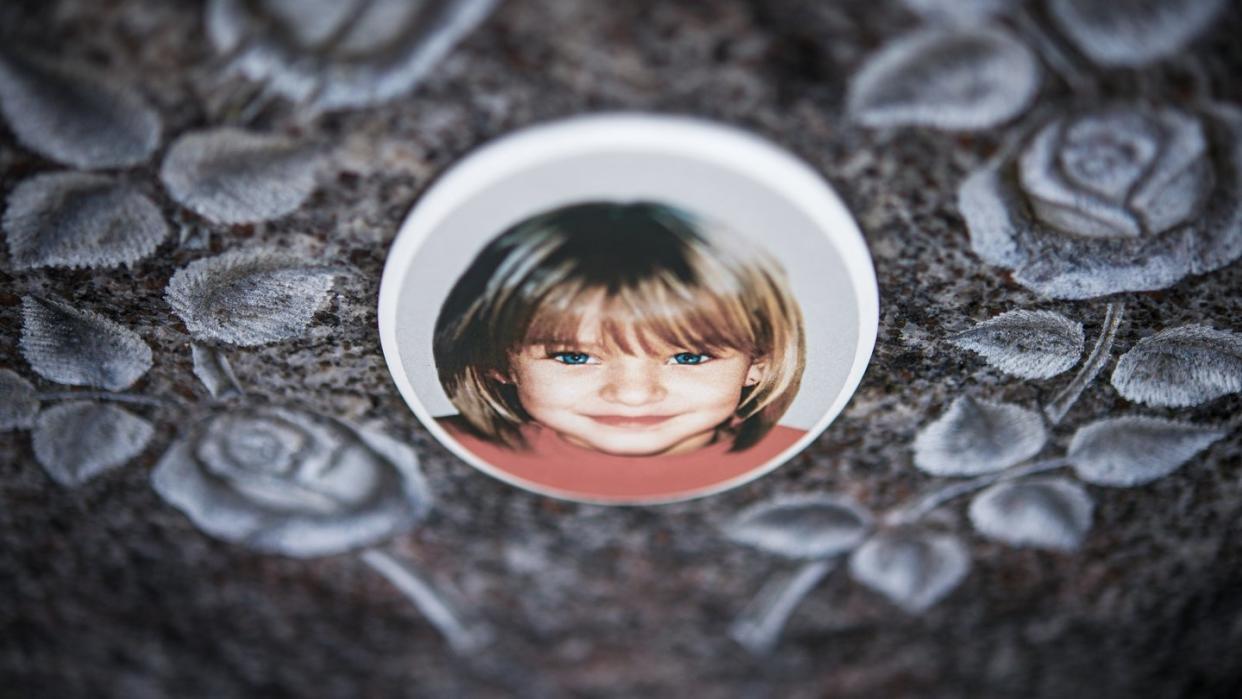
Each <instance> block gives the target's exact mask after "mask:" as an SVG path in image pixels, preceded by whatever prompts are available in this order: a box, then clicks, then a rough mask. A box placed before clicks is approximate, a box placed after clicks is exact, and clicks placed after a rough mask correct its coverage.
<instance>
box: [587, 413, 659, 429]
mask: <svg viewBox="0 0 1242 699" xmlns="http://www.w3.org/2000/svg"><path fill="white" fill-rule="evenodd" d="M587 417H589V418H591V419H592V420H594V421H595V422H598V423H599V424H601V425H607V426H609V427H630V428H642V427H652V426H655V425H659V424H660V423H663V422H667V421H669V420H672V419H673V418H674V417H675V416H673V415H587Z"/></svg>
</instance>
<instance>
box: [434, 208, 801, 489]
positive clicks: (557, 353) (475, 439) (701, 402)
mask: <svg viewBox="0 0 1242 699" xmlns="http://www.w3.org/2000/svg"><path fill="white" fill-rule="evenodd" d="M433 352H434V359H435V364H436V370H437V372H438V375H439V379H440V383H441V384H442V386H443V388H444V391H445V393H446V394H447V396H448V398H449V400H450V401H451V402H452V404H453V405H454V406H455V407H456V409H457V411H458V414H457V415H454V416H446V417H442V418H438V419H437V422H438V423H439V424H440V425H441V426H442V427H443V428H444V429H445V430H446V431H447V432H448V433H449V434H450V435H451V436H452V437H453V438H454V439H455V440H457V442H458V443H459V444H461V445H462V446H463V447H464V448H466V449H467V450H469V451H470V452H471V453H473V454H474V455H475V456H477V457H479V458H480V459H482V460H484V461H485V462H487V463H489V464H491V465H492V466H493V467H494V468H497V469H500V470H501V471H503V472H505V473H507V474H509V475H511V476H514V477H516V478H519V479H521V480H523V481H526V482H530V483H534V484H537V485H542V486H544V487H546V488H549V489H552V490H555V491H559V492H565V493H568V494H572V495H578V496H586V497H592V498H595V499H601V500H608V499H626V498H636V497H647V496H656V495H673V494H676V493H682V492H688V491H693V490H695V489H696V488H703V487H708V486H710V485H711V484H713V483H718V482H725V481H728V480H729V479H731V478H736V477H739V476H742V475H743V474H745V473H746V472H747V471H750V470H753V469H754V468H756V467H758V466H759V465H761V464H763V463H764V462H766V461H768V460H770V459H772V458H773V457H775V456H776V455H777V454H779V453H780V452H781V451H783V450H784V449H785V448H787V447H789V446H790V445H791V444H793V443H794V442H796V441H797V440H798V439H799V438H800V437H801V436H802V435H803V434H805V432H804V431H803V430H799V429H795V428H792V427H786V426H782V425H779V424H778V421H779V420H780V418H781V416H782V415H783V414H784V413H785V411H786V409H787V408H788V407H789V405H790V403H791V402H792V400H793V399H794V397H795V395H796V394H797V391H798V388H799V384H800V381H801V377H802V372H803V367H804V364H805V353H806V348H805V339H804V331H803V321H802V313H801V310H800V307H799V305H798V303H797V301H796V300H795V299H794V297H793V295H792V293H791V292H790V289H789V284H788V281H787V280H786V277H785V274H784V271H783V270H782V269H781V266H780V264H779V263H778V262H777V261H776V260H775V259H774V258H773V257H771V256H770V255H768V254H767V253H766V252H765V251H764V250H762V249H760V247H759V246H757V245H756V244H755V243H754V242H753V241H749V240H746V239H744V238H742V237H740V236H737V235H735V234H734V233H733V232H732V231H730V230H728V229H727V228H725V227H724V226H722V225H720V224H717V223H715V222H712V221H709V220H706V219H703V218H700V217H698V216H696V215H694V214H691V213H689V212H687V211H684V210H681V209H678V208H676V207H672V206H668V205H664V204H660V203H652V202H629V203H614V202H590V203H582V204H575V205H570V206H564V207H561V208H557V209H554V210H551V211H547V212H544V213H541V214H539V215H536V216H534V217H531V218H528V219H527V220H524V221H521V222H519V223H517V224H515V225H513V226H511V227H510V228H508V229H507V230H505V231H504V232H502V233H501V234H500V235H499V236H497V237H496V238H494V239H493V240H491V242H490V243H488V244H487V245H486V246H485V247H484V248H483V250H482V251H481V252H479V253H478V255H477V256H476V257H475V258H474V260H473V262H472V263H471V264H470V265H469V267H468V268H467V269H466V271H465V272H464V273H463V274H462V275H461V276H460V277H459V278H458V280H457V282H456V284H455V285H454V286H453V288H452V290H451V291H450V292H449V295H448V297H447V299H446V300H445V302H444V303H443V305H442V307H441V309H440V313H439V316H438V319H437V321H436V325H435V331H434V342H433Z"/></svg>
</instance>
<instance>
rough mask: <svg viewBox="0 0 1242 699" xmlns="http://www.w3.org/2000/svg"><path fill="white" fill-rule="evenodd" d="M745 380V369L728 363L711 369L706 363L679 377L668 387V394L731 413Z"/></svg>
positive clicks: (739, 396)
mask: <svg viewBox="0 0 1242 699" xmlns="http://www.w3.org/2000/svg"><path fill="white" fill-rule="evenodd" d="M722 364H723V363H722ZM745 380H746V368H745V367H741V366H732V365H731V364H727V365H724V366H720V367H712V366H711V365H710V364H709V365H705V366H703V367H702V368H701V369H700V370H698V371H686V372H682V373H680V374H678V375H677V376H676V378H675V379H674V380H673V381H672V382H671V383H670V384H669V388H670V389H671V390H670V393H673V394H674V395H677V396H681V397H682V398H684V399H685V400H687V401H688V402H690V401H692V402H694V403H696V404H699V405H702V406H703V407H708V406H711V407H717V408H720V409H728V410H730V411H732V410H733V408H735V407H737V403H738V400H739V399H740V398H741V395H742V384H743V383H744V382H745Z"/></svg>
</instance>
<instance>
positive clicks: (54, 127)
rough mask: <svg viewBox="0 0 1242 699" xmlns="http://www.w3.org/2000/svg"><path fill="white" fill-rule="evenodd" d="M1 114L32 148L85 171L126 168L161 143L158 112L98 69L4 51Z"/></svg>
mask: <svg viewBox="0 0 1242 699" xmlns="http://www.w3.org/2000/svg"><path fill="white" fill-rule="evenodd" d="M0 112H3V113H4V118H5V119H7V120H8V122H9V126H10V127H11V128H12V129H13V135H15V136H16V137H17V140H18V141H20V142H21V144H22V145H24V146H26V147H27V148H29V149H31V150H33V151H36V152H38V153H39V154H41V155H44V156H47V157H49V158H51V159H53V160H58V161H60V162H62V163H65V164H66V165H73V166H74V167H80V168H85V169H93V168H106V167H125V166H129V165H136V164H138V163H140V162H142V161H144V160H146V159H147V157H148V156H149V155H151V153H152V152H153V151H154V150H155V148H156V146H158V145H159V141H160V118H159V115H158V114H157V113H156V112H155V111H154V110H153V109H151V107H150V106H149V105H148V104H147V103H146V101H145V100H143V99H142V97H141V96H139V95H138V93H136V92H134V91H132V90H130V89H127V88H124V87H121V86H119V85H116V84H114V83H113V82H112V81H110V80H108V79H107V78H106V77H105V76H102V75H100V74H98V73H96V72H95V71H91V70H86V69H83V68H80V67H71V66H68V65H61V64H55V63H53V62H51V61H48V60H46V59H42V58H34V57H32V56H30V55H27V54H26V52H19V51H8V50H5V51H3V52H0Z"/></svg>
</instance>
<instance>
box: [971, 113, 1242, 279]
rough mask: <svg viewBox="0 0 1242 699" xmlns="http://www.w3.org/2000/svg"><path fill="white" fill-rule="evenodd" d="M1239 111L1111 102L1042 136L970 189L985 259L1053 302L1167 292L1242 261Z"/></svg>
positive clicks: (974, 236) (974, 234) (976, 243)
mask: <svg viewBox="0 0 1242 699" xmlns="http://www.w3.org/2000/svg"><path fill="white" fill-rule="evenodd" d="M1240 133H1242V115H1240V113H1239V112H1238V111H1237V110H1234V109H1230V108H1224V107H1219V108H1215V109H1212V110H1209V111H1205V112H1204V113H1203V114H1190V113H1187V112H1183V111H1180V110H1178V109H1174V108H1171V107H1159V108H1157V107H1148V106H1141V105H1132V104H1127V105H1110V106H1104V107H1099V108H1095V109H1090V110H1085V111H1080V112H1074V113H1070V114H1067V115H1065V116H1062V117H1060V118H1057V119H1054V120H1053V121H1051V122H1049V123H1047V124H1045V125H1044V126H1043V127H1042V128H1040V129H1038V130H1037V131H1036V132H1035V133H1034V135H1033V136H1032V137H1031V138H1030V139H1028V140H1027V141H1026V142H1025V143H1024V144H1023V145H1022V148H1021V150H1020V151H1019V152H1018V153H1017V154H1016V155H1010V156H1008V157H1003V158H1002V159H1000V160H999V161H998V162H995V163H993V164H991V165H990V166H988V167H986V168H984V169H983V170H981V171H979V172H976V173H975V174H973V175H972V176H971V177H970V178H969V179H967V181H966V182H965V183H964V184H963V186H962V189H961V192H960V193H959V204H960V207H961V210H962V214H963V215H964V216H965V218H966V223H967V226H968V227H969V229H970V237H971V244H972V246H973V247H974V249H975V252H977V253H978V254H979V255H980V256H981V257H982V258H983V259H984V260H986V261H988V262H990V263H993V264H998V265H1002V266H1005V267H1009V268H1011V269H1013V270H1014V278H1015V279H1017V280H1018V281H1019V282H1021V283H1022V284H1024V285H1026V286H1028V287H1030V288H1032V289H1034V290H1036V291H1039V292H1041V293H1044V294H1046V295H1048V296H1052V297H1056V298H1072V299H1081V298H1090V297H1094V296H1102V295H1105V294H1111V293H1116V292H1120V291H1141V290H1150V289H1161V288H1164V287H1167V286H1170V285H1172V284H1174V283H1176V282H1177V281H1178V280H1180V279H1181V278H1182V277H1184V276H1186V275H1187V274H1200V273H1203V272H1208V271H1211V270H1214V269H1217V268H1219V267H1222V266H1224V265H1226V264H1228V263H1229V262H1232V261H1233V260H1234V259H1237V258H1238V256H1239V255H1242V236H1240V235H1238V232H1239V228H1242V204H1240V203H1239V197H1238V193H1239V190H1240V189H1242V188H1240V187H1239V177H1240V176H1242V147H1240V146H1239V143H1240V142H1242V139H1239V138H1238V136H1239V134H1240Z"/></svg>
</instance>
